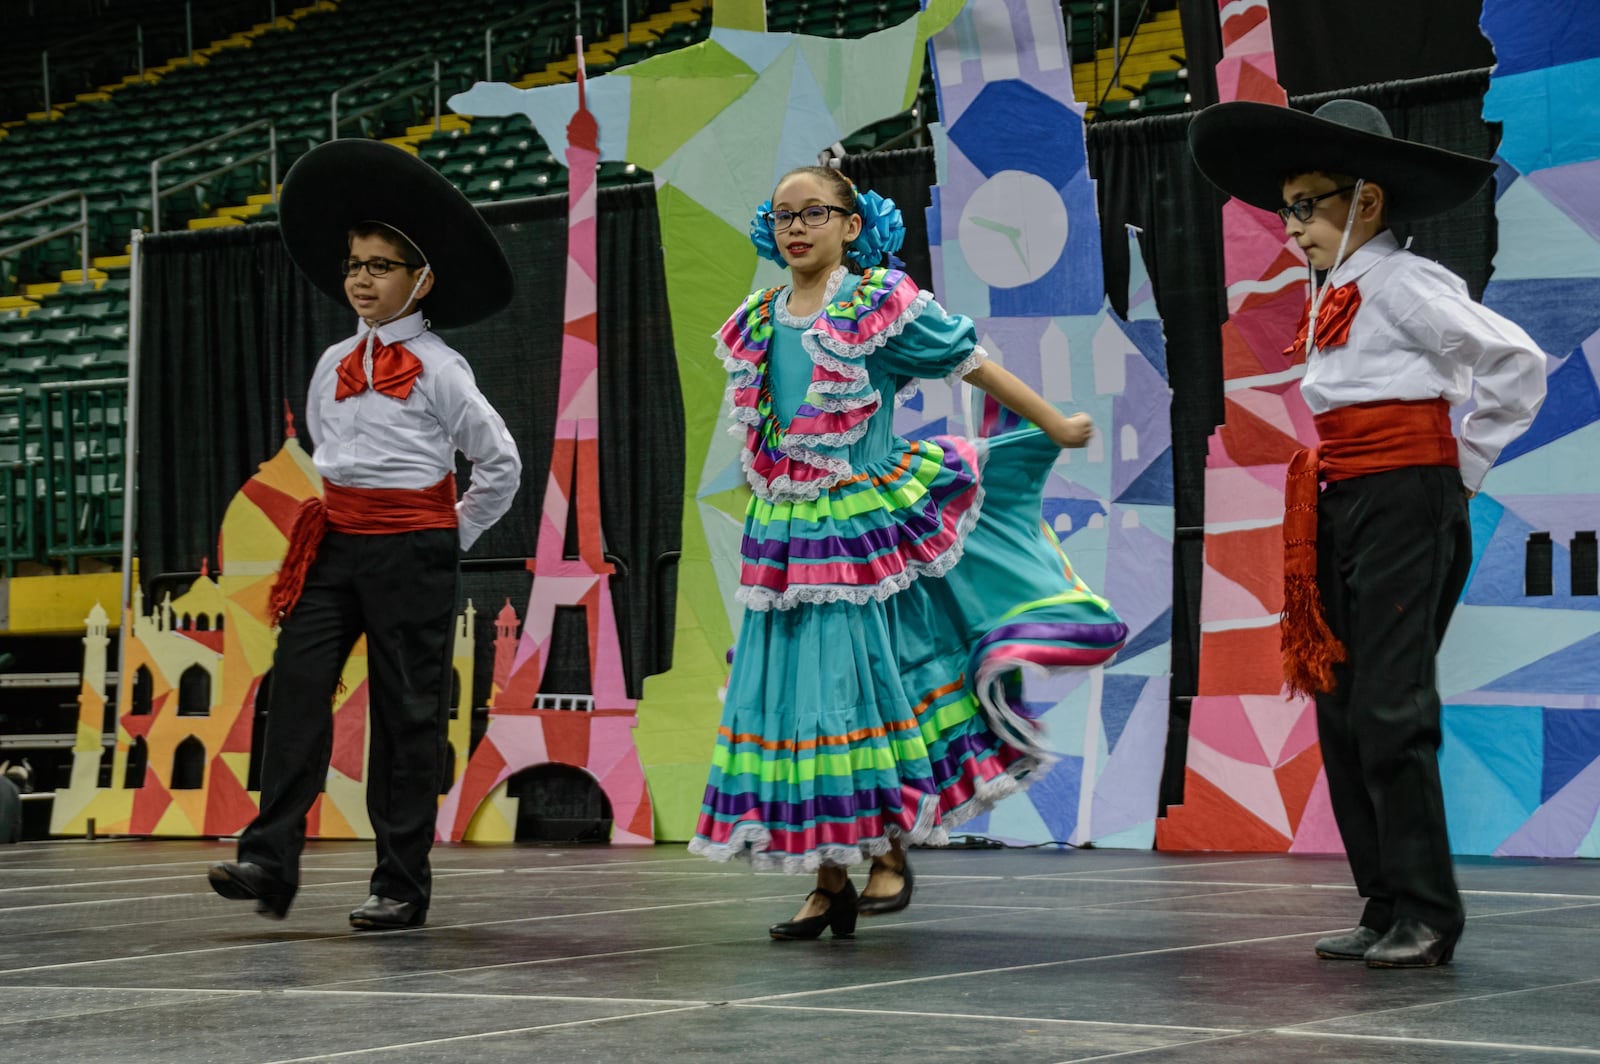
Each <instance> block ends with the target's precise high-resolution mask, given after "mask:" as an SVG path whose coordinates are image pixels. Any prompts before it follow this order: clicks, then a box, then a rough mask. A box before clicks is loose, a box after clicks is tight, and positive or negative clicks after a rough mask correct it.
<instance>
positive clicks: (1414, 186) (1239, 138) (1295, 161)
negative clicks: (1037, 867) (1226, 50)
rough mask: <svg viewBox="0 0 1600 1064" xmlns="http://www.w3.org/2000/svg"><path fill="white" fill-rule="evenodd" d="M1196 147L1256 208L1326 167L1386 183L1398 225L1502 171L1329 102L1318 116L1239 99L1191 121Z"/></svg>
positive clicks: (1206, 165)
mask: <svg viewBox="0 0 1600 1064" xmlns="http://www.w3.org/2000/svg"><path fill="white" fill-rule="evenodd" d="M1189 151H1190V152H1191V153H1192V154H1193V155H1194V161H1195V163H1196V164H1197V165H1198V166H1199V167H1200V172H1201V173H1203V174H1204V175H1205V176H1206V178H1207V180H1209V181H1210V182H1211V183H1212V184H1213V185H1216V186H1217V187H1218V188H1220V189H1222V191H1224V192H1226V193H1228V194H1229V195H1230V196H1234V197H1236V198H1238V199H1241V200H1244V202H1246V203H1248V204H1250V205H1251V206H1252V207H1260V208H1262V209H1263V210H1268V211H1275V210H1277V209H1278V208H1279V207H1281V206H1283V179H1284V178H1285V177H1287V176H1289V175H1291V174H1293V173H1296V172H1302V173H1303V172H1305V171H1308V170H1322V171H1325V172H1328V173H1336V174H1349V175H1350V176H1351V177H1358V178H1364V179H1365V180H1368V181H1372V182H1374V183H1376V184H1378V185H1380V186H1382V188H1383V191H1384V194H1385V197H1386V202H1387V205H1388V213H1389V220H1390V221H1391V222H1405V221H1413V220H1415V219H1417V218H1426V217H1428V216H1429V215H1432V214H1438V213H1440V212H1442V211H1447V210H1449V209H1450V208H1451V207H1455V206H1457V205H1459V204H1461V203H1464V202H1465V201H1467V200H1468V199H1470V198H1471V197H1472V195H1473V193H1475V192H1477V191H1478V189H1480V188H1482V187H1483V183H1484V182H1485V181H1487V180H1488V179H1489V176H1490V175H1491V174H1493V173H1494V171H1495V164H1494V163H1493V162H1490V161H1489V160H1487V159H1477V158H1474V157H1472V156H1470V155H1462V154H1460V153H1458V152H1453V151H1446V150H1444V149H1443V148H1434V147H1430V146H1428V145H1426V144H1418V143H1417V142H1415V141H1410V140H1401V139H1400V138H1398V137H1396V136H1395V135H1394V134H1393V133H1392V132H1390V130H1389V123H1388V122H1387V121H1386V120H1385V119H1384V117H1383V112H1382V111H1379V110H1378V109H1377V108H1376V107H1373V106H1372V105H1371V104H1367V103H1362V102H1360V101H1359V100H1329V101H1328V102H1327V103H1325V104H1323V105H1322V106H1321V107H1319V108H1317V110H1316V112H1315V113H1313V114H1306V113H1305V112H1304V111H1296V110H1294V109H1292V108H1289V107H1279V106H1277V105H1276V104H1269V103H1254V102H1250V101H1244V100H1241V101H1237V102H1233V103H1219V104H1215V105H1213V106H1211V107H1207V108H1206V109H1205V110H1203V111H1201V112H1200V113H1199V114H1197V115H1195V117H1194V120H1193V121H1192V122H1190V123H1189Z"/></svg>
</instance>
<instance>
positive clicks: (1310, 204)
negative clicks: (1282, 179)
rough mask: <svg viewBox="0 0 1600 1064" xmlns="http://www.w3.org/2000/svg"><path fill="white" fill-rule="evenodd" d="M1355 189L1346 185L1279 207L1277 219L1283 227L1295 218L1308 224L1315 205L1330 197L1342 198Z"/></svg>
mask: <svg viewBox="0 0 1600 1064" xmlns="http://www.w3.org/2000/svg"><path fill="white" fill-rule="evenodd" d="M1355 187H1356V186H1354V185H1346V186H1344V188H1336V189H1334V190H1333V191H1332V192H1324V193H1323V194H1322V195H1320V196H1307V197H1306V198H1305V199H1299V200H1295V201H1294V202H1293V203H1291V204H1289V205H1288V206H1287V207H1279V208H1278V217H1279V218H1281V219H1283V224H1284V225H1288V224H1289V219H1290V218H1295V219H1297V220H1299V221H1301V222H1309V221H1310V220H1311V216H1312V215H1313V214H1315V213H1316V211H1317V204H1319V203H1321V202H1322V201H1323V200H1325V199H1328V198H1329V197H1331V196H1342V195H1344V194H1345V193H1346V192H1349V191H1350V190H1351V189H1353V188H1355Z"/></svg>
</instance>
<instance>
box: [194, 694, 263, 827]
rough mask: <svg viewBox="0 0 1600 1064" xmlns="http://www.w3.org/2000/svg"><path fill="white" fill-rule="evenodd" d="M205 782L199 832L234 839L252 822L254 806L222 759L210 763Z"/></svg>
mask: <svg viewBox="0 0 1600 1064" xmlns="http://www.w3.org/2000/svg"><path fill="white" fill-rule="evenodd" d="M240 715H241V716H243V714H240ZM209 778H210V783H209V785H208V786H207V787H206V822H205V826H204V827H202V828H201V831H202V833H204V834H206V835H236V834H238V833H239V832H240V831H242V830H244V826H245V825H246V824H248V823H250V821H252V820H254V819H255V816H256V803H255V801H254V800H253V799H252V798H251V797H250V792H249V791H247V790H245V788H244V784H243V783H241V782H240V781H239V777H237V776H235V775H234V774H233V769H231V768H229V767H228V765H227V763H226V762H224V761H223V760H222V758H220V757H214V758H212V759H211V773H210V777H209Z"/></svg>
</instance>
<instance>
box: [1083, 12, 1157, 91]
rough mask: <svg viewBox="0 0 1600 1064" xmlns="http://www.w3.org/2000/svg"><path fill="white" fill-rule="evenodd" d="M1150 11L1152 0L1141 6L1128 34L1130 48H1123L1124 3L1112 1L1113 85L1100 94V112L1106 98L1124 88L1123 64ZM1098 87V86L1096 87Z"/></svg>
mask: <svg viewBox="0 0 1600 1064" xmlns="http://www.w3.org/2000/svg"><path fill="white" fill-rule="evenodd" d="M1149 11H1150V0H1142V2H1141V3H1140V4H1139V14H1138V15H1136V16H1134V20H1133V30H1132V31H1131V32H1129V34H1128V48H1127V50H1126V51H1124V50H1123V48H1122V18H1121V16H1122V3H1121V0H1112V4H1111V45H1112V53H1111V54H1112V56H1113V57H1115V63H1114V65H1113V66H1112V68H1111V84H1109V85H1107V86H1106V91H1105V92H1103V93H1101V94H1100V102H1099V103H1097V104H1095V108H1096V109H1097V110H1098V109H1099V108H1101V107H1104V106H1105V103H1106V98H1107V97H1108V96H1110V95H1111V90H1112V89H1116V88H1120V87H1121V86H1122V64H1123V61H1124V60H1126V59H1127V58H1128V56H1129V54H1130V53H1131V52H1132V51H1133V39H1134V38H1135V37H1137V36H1139V27H1141V26H1143V25H1144V17H1145V15H1146V14H1148V13H1149ZM1095 74H1096V77H1098V76H1099V67H1098V66H1096V68H1095ZM1096 87H1098V86H1096Z"/></svg>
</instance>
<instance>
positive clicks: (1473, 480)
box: [1457, 443, 1494, 494]
mask: <svg viewBox="0 0 1600 1064" xmlns="http://www.w3.org/2000/svg"><path fill="white" fill-rule="evenodd" d="M1457 451H1458V453H1459V454H1460V456H1461V486H1462V487H1463V488H1466V489H1467V490H1468V491H1470V492H1473V493H1474V494H1476V493H1477V492H1478V490H1479V489H1480V488H1482V487H1483V479H1484V478H1485V477H1487V476H1488V475H1489V467H1490V466H1491V465H1493V464H1494V463H1492V462H1489V461H1487V460H1486V459H1484V458H1483V457H1482V456H1481V455H1479V454H1478V453H1477V452H1476V451H1474V450H1472V448H1470V447H1468V446H1466V444H1465V443H1461V444H1459V445H1458V447H1457Z"/></svg>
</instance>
